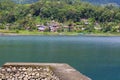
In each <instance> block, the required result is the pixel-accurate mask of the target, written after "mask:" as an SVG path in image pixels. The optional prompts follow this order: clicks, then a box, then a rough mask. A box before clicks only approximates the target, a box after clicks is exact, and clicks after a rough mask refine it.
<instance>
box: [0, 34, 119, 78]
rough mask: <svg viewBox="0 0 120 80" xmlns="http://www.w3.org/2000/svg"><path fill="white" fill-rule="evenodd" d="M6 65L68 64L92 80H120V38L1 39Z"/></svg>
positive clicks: (0, 50) (1, 54)
mask: <svg viewBox="0 0 120 80" xmlns="http://www.w3.org/2000/svg"><path fill="white" fill-rule="evenodd" d="M6 62H50V63H68V64H69V65H71V66H72V67H74V68H75V69H77V70H79V71H80V72H81V73H83V74H85V75H86V76H88V77H90V78H92V80H120V37H94V36H0V65H1V66H2V65H3V64H4V63H6Z"/></svg>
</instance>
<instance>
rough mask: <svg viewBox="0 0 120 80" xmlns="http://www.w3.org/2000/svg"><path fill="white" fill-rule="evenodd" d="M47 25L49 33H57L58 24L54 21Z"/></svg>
mask: <svg viewBox="0 0 120 80" xmlns="http://www.w3.org/2000/svg"><path fill="white" fill-rule="evenodd" d="M47 25H48V27H49V28H50V31H51V32H57V30H58V29H59V28H60V24H59V23H58V22H55V21H54V20H53V21H51V22H49V23H48V24H47Z"/></svg>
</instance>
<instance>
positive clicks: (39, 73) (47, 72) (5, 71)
mask: <svg viewBox="0 0 120 80" xmlns="http://www.w3.org/2000/svg"><path fill="white" fill-rule="evenodd" d="M0 80H60V79H59V78H58V77H57V76H56V75H55V74H54V72H53V71H52V69H51V68H50V67H49V66H17V65H16V66H10V65H9V66H3V67H1V68H0Z"/></svg>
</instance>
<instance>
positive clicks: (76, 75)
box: [3, 63, 92, 80]
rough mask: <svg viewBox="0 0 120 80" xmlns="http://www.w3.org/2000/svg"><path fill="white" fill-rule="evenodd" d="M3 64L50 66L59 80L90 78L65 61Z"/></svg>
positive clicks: (8, 64)
mask: <svg viewBox="0 0 120 80" xmlns="http://www.w3.org/2000/svg"><path fill="white" fill-rule="evenodd" d="M5 66H50V67H51V69H52V71H53V72H54V74H55V75H56V76H57V77H59V78H60V80H92V79H90V78H88V77H87V76H85V75H83V74H82V73H80V72H79V71H77V70H75V69H74V68H72V67H71V66H70V65H68V64H65V63H5V64H4V65H3V67H5ZM45 80H46V79H45Z"/></svg>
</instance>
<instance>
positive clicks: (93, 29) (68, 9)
mask: <svg viewBox="0 0 120 80" xmlns="http://www.w3.org/2000/svg"><path fill="white" fill-rule="evenodd" d="M0 29H1V30H0V32H1V33H3V32H4V31H5V30H6V31H8V32H13V33H14V32H15V33H20V31H25V32H26V31H29V32H36V33H39V32H40V33H41V32H46V33H49V32H53V33H54V32H56V33H66V32H71V33H72V32H73V33H119V32H120V8H119V7H116V6H114V5H112V4H111V5H106V6H100V5H92V4H90V3H86V2H81V1H79V0H40V1H38V2H35V3H32V4H16V3H14V2H12V1H10V0H4V1H2V2H0ZM2 31H3V32H2Z"/></svg>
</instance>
